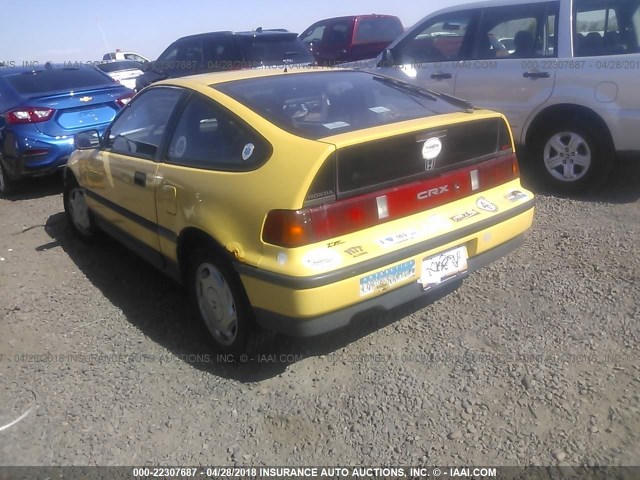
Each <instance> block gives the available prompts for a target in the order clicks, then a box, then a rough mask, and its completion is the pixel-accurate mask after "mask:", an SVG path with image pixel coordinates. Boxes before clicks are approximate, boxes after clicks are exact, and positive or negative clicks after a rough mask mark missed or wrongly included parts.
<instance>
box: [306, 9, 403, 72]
mask: <svg viewBox="0 0 640 480" xmlns="http://www.w3.org/2000/svg"><path fill="white" fill-rule="evenodd" d="M403 32H404V27H403V26H402V22H401V21H400V19H399V18H398V17H394V16H391V15H376V14H372V15H354V16H349V17H337V18H328V19H326V20H321V21H319V22H316V23H314V24H313V25H311V26H310V27H309V28H307V29H306V30H305V31H304V32H303V33H302V34H301V35H300V39H301V40H302V41H303V42H304V44H305V45H307V47H308V48H309V50H311V52H312V53H313V55H314V56H315V57H316V60H317V61H318V64H320V65H325V66H326V65H329V66H332V65H336V64H338V63H343V62H353V61H357V60H363V59H368V58H374V57H375V56H376V55H378V54H379V53H380V52H381V51H382V50H384V49H385V48H386V47H387V46H388V45H389V44H390V43H391V42H392V41H393V40H395V39H396V38H397V37H398V36H399V35H400V34H402V33H403Z"/></svg>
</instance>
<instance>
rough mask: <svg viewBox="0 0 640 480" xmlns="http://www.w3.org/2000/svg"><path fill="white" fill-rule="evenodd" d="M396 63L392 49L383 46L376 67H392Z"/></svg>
mask: <svg viewBox="0 0 640 480" xmlns="http://www.w3.org/2000/svg"><path fill="white" fill-rule="evenodd" d="M395 64H396V60H395V55H394V53H393V50H391V49H390V48H385V49H384V50H383V51H382V55H381V56H380V61H379V62H378V65H377V66H378V67H393V66H395Z"/></svg>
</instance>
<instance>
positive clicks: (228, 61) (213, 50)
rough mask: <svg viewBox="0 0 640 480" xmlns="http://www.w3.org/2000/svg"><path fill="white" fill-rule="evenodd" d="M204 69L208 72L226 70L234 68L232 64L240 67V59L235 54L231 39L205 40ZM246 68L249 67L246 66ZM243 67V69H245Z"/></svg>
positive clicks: (227, 37) (216, 38) (230, 37)
mask: <svg viewBox="0 0 640 480" xmlns="http://www.w3.org/2000/svg"><path fill="white" fill-rule="evenodd" d="M204 46H205V52H206V54H205V68H207V69H209V70H226V69H231V68H233V66H234V62H237V65H238V66H240V58H239V55H238V53H237V52H236V46H235V43H234V40H233V37H232V36H230V35H228V36H217V37H212V38H210V39H207V40H205V42H204ZM246 67H250V65H247V66H246ZM246 67H244V66H243V68H246Z"/></svg>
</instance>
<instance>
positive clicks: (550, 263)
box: [0, 162, 640, 466]
mask: <svg viewBox="0 0 640 480" xmlns="http://www.w3.org/2000/svg"><path fill="white" fill-rule="evenodd" d="M0 226H1V229H0V383H1V385H2V388H1V389H0V390H1V391H0V428H2V426H3V425H7V424H10V423H11V422H13V421H15V420H16V419H18V418H20V416H21V415H22V414H23V413H24V412H28V414H27V415H26V416H24V417H23V418H22V419H21V420H20V421H18V422H17V423H14V424H13V425H11V426H9V427H7V428H4V429H2V430H1V431H0V464H1V465H61V464H76V465H96V464H97V465H105V464H109V465H135V464H145V463H150V464H171V465H176V464H186V465H194V464H202V465H207V464H209V465H211V464H219V465H229V464H253V465H261V464H266V465H289V466H293V465H308V464H315V465H336V464H338V465H354V464H365V465H366V464H371V465H381V464H402V465H404V464H419V463H422V464H430V465H445V464H448V465H468V464H493V465H524V464H536V465H556V464H571V465H576V464H588V465H592V464H599V465H609V464H614V465H637V464H639V463H640V350H639V345H640V331H639V327H638V319H639V318H640V288H638V284H639V282H640V256H639V255H638V253H637V252H638V248H640V247H639V244H638V240H639V238H640V162H636V163H633V162H625V163H623V164H621V165H620V167H619V170H618V171H617V173H616V174H615V175H614V177H613V178H612V179H611V181H610V182H609V184H608V186H607V187H606V188H605V189H604V190H603V191H601V192H599V193H598V194H597V195H593V196H590V197H589V198H583V199H577V200H563V199H559V198H555V197H553V196H547V195H540V196H539V197H538V209H537V218H536V222H535V227H534V230H533V232H532V233H531V234H530V235H529V237H528V239H527V242H526V244H525V246H523V247H522V248H520V249H519V250H518V251H516V252H515V253H513V254H511V255H510V256H509V257H508V258H505V259H502V260H501V261H499V262H497V263H495V264H493V265H492V266H490V267H488V268H486V269H484V270H483V271H481V272H479V273H477V274H475V275H473V276H472V277H470V278H469V279H468V280H467V281H466V282H465V283H464V285H463V286H462V287H461V288H460V289H458V290H457V291H455V292H454V293H452V294H451V295H448V296H446V297H445V298H443V299H441V300H440V301H438V302H436V303H434V304H432V305H428V306H423V305H412V306H410V307H407V308H403V309H401V310H400V311H395V312H392V313H390V314H388V315H386V316H384V317H382V316H380V317H375V318H373V317H369V318H363V319H362V323H361V324H360V325H359V326H358V327H354V328H352V329H350V330H348V331H346V332H341V333H339V334H334V335H329V336H325V337H321V338H316V339H311V340H304V341H301V340H293V339H287V338H277V339H276V340H275V341H274V343H273V344H272V345H271V346H270V347H269V352H267V353H268V355H265V356H263V357H257V356H256V357H254V358H253V360H252V361H249V362H247V363H244V364H240V365H230V364H225V363H224V362H221V361H217V359H216V358H215V357H214V356H212V355H209V354H208V353H207V349H206V345H205V344H204V343H203V341H202V335H201V330H199V327H198V326H197V325H195V323H194V322H193V321H192V320H190V318H189V315H188V312H187V309H186V307H185V303H186V302H185V297H184V295H183V293H182V292H181V291H180V290H179V289H178V288H177V287H176V286H175V284H173V283H172V282H171V281H170V280H168V279H166V278H164V277H163V276H161V275H160V274H158V273H156V271H155V270H153V268H151V267H148V266H147V265H146V264H145V263H143V262H142V261H141V260H138V258H137V257H135V256H134V255H133V254H131V253H129V252H128V251H127V250H125V249H124V248H123V247H120V246H119V245H118V244H116V243H115V242H112V241H106V242H104V243H103V244H101V245H99V246H97V247H88V246H85V245H83V244H81V243H80V242H78V241H76V240H75V239H74V238H73V237H72V236H71V232H70V231H69V229H68V228H67V226H66V223H65V220H64V215H63V213H62V195H61V185H60V183H59V180H58V179H55V178H54V179H40V180H36V181H31V182H29V183H28V184H27V185H26V192H25V193H24V194H23V195H22V196H20V197H19V198H14V199H11V200H0Z"/></svg>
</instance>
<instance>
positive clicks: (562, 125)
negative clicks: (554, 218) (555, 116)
mask: <svg viewBox="0 0 640 480" xmlns="http://www.w3.org/2000/svg"><path fill="white" fill-rule="evenodd" d="M534 156H535V158H534V166H535V168H536V170H537V176H538V178H539V179H540V181H541V183H542V184H543V185H544V186H547V187H550V188H551V189H552V190H553V191H555V192H558V193H560V194H575V193H585V192H588V191H590V190H593V189H594V188H596V187H598V186H599V185H600V184H601V183H602V182H603V181H604V180H605V179H606V177H607V175H608V174H609V172H610V171H611V169H612V167H613V164H614V161H615V152H614V149H613V147H612V146H611V141H610V140H609V134H608V132H600V131H597V130H596V129H594V127H593V126H591V125H589V124H587V123H586V122H583V121H581V120H574V121H572V122H558V123H555V124H551V125H549V126H547V127H545V128H543V129H542V130H541V131H540V132H539V133H538V134H537V135H536V139H535V142H534Z"/></svg>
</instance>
